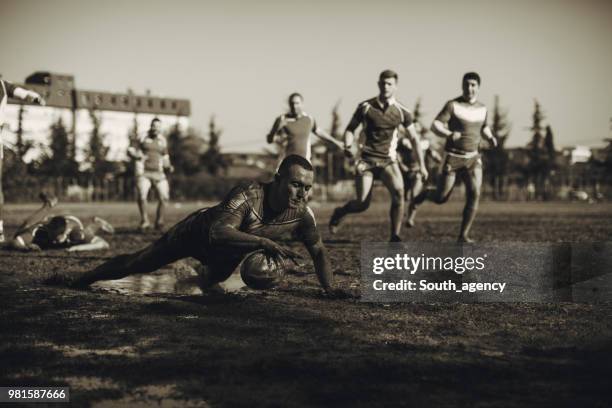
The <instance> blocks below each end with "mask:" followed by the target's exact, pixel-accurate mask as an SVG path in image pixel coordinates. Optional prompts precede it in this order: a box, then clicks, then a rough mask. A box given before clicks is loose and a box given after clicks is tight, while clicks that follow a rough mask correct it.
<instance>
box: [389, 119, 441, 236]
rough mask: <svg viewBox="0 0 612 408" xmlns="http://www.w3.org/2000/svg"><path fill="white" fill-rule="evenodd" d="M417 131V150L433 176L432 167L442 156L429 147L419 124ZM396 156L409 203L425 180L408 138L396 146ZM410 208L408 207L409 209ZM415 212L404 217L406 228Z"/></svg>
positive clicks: (412, 221)
mask: <svg viewBox="0 0 612 408" xmlns="http://www.w3.org/2000/svg"><path fill="white" fill-rule="evenodd" d="M415 126H416V128H417V131H418V132H419V134H421V137H420V140H419V149H421V154H422V155H423V161H424V162H425V166H426V167H427V172H428V173H429V174H430V178H431V174H433V173H434V172H435V170H434V169H433V167H434V166H435V165H437V164H439V163H441V162H442V156H440V153H438V152H437V151H436V150H435V149H434V148H433V147H432V145H431V143H430V141H429V139H427V138H426V137H425V136H424V135H423V132H422V129H420V127H421V125H420V124H418V123H417V124H415ZM397 155H398V164H399V166H400V170H401V171H402V176H403V178H404V197H405V200H406V201H407V202H408V203H410V202H412V201H413V200H414V197H416V196H417V195H419V194H420V193H421V192H422V191H423V188H424V187H425V185H426V183H427V180H426V179H424V178H423V176H422V174H421V172H420V164H419V160H418V158H417V157H416V152H415V151H414V148H413V146H412V143H410V140H409V139H408V138H402V139H401V140H400V142H399V144H398V146H397ZM408 205H410V204H408ZM409 208H410V207H409ZM415 214H416V211H413V212H412V214H408V216H407V217H406V226H407V227H413V226H414V215H415Z"/></svg>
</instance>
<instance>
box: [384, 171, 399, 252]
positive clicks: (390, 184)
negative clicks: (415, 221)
mask: <svg viewBox="0 0 612 408" xmlns="http://www.w3.org/2000/svg"><path fill="white" fill-rule="evenodd" d="M380 180H381V181H382V182H383V184H384V185H385V187H387V190H389V194H391V208H390V209H389V218H390V221H391V238H390V241H391V242H401V238H400V233H401V229H402V218H403V217H404V179H403V177H402V172H401V170H400V168H399V165H398V164H397V163H393V164H391V165H390V166H387V167H385V168H384V169H383V170H382V172H381V175H380Z"/></svg>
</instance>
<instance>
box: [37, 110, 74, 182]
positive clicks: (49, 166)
mask: <svg viewBox="0 0 612 408" xmlns="http://www.w3.org/2000/svg"><path fill="white" fill-rule="evenodd" d="M50 130H51V143H50V144H49V152H48V153H47V154H45V155H44V156H43V158H42V160H41V163H40V166H39V170H40V171H41V173H42V174H45V175H49V176H54V177H72V176H75V175H76V174H77V173H78V163H76V162H75V161H74V160H73V159H72V158H71V157H70V151H71V144H70V137H69V135H68V131H67V130H66V126H65V125H64V121H63V120H62V118H61V117H60V118H59V119H58V120H57V122H55V123H53V124H52V125H51V129H50Z"/></svg>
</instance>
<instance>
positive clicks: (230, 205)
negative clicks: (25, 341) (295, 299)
mask: <svg viewBox="0 0 612 408" xmlns="http://www.w3.org/2000/svg"><path fill="white" fill-rule="evenodd" d="M313 177H314V175H313V167H312V165H311V164H310V162H309V161H308V160H306V159H305V158H303V157H301V156H298V155H290V156H287V157H286V158H285V159H284V160H283V161H282V163H281V165H280V167H279V169H278V173H277V174H276V175H275V177H274V181H272V182H271V183H259V182H250V183H244V184H240V185H238V186H237V187H235V188H234V189H233V190H232V191H231V192H230V193H229V194H228V196H227V197H226V198H225V200H223V201H222V202H221V203H220V204H217V205H216V206H214V207H211V208H208V209H201V210H199V211H196V212H194V213H192V214H190V215H189V216H187V217H186V218H185V219H183V220H182V221H180V222H179V223H178V224H176V225H175V226H174V227H172V228H171V229H169V230H168V231H167V232H166V233H165V234H164V235H163V236H162V237H161V238H160V239H158V240H157V241H156V242H154V243H152V244H151V245H149V246H147V247H146V248H144V249H142V250H140V251H138V252H135V253H132V254H127V255H120V256H117V257H115V258H113V259H111V260H109V261H107V262H105V263H104V264H102V265H100V266H98V267H97V268H95V269H94V270H92V271H89V272H86V273H84V274H83V275H82V276H80V277H79V278H78V279H77V280H76V281H74V282H73V283H72V285H71V286H73V287H86V286H88V285H90V284H92V283H94V282H96V281H99V280H109V279H120V278H123V277H125V276H128V275H132V274H137V273H148V272H152V271H155V270H156V269H159V268H161V267H162V266H164V265H167V264H169V263H172V262H174V261H177V260H179V259H182V258H187V257H193V258H196V259H197V260H199V261H200V262H201V263H202V264H203V265H205V267H204V268H202V270H203V275H202V280H203V283H202V284H203V286H205V287H209V286H212V285H214V284H216V283H219V282H223V281H224V280H226V279H227V278H228V277H229V276H230V275H231V274H232V272H233V271H234V269H236V267H237V266H238V265H239V264H240V262H241V260H242V259H243V258H244V256H246V255H247V254H248V253H251V252H253V251H257V250H261V249H263V250H265V251H266V252H268V253H269V254H270V255H273V256H276V257H280V258H281V259H282V258H283V257H286V258H290V259H295V258H296V257H299V254H296V253H294V252H293V251H291V250H289V249H287V248H284V247H282V246H281V245H279V244H277V243H276V242H274V240H275V239H279V238H280V237H282V236H284V235H285V234H287V233H292V232H294V233H295V236H297V237H299V239H300V240H301V241H302V242H303V243H304V244H305V246H306V248H307V249H308V252H309V253H310V256H311V257H312V260H313V262H314V267H315V272H316V274H317V277H318V278H319V282H320V283H321V286H322V287H323V288H324V289H325V291H326V292H329V291H330V290H331V286H332V280H333V275H332V271H331V267H330V264H329V260H328V257H327V253H326V250H325V247H324V246H323V242H322V241H321V237H320V236H319V232H318V231H317V227H316V223H315V218H314V214H313V212H312V210H311V209H310V208H308V206H307V205H306V198H307V195H308V192H309V190H310V189H311V187H312V183H313Z"/></svg>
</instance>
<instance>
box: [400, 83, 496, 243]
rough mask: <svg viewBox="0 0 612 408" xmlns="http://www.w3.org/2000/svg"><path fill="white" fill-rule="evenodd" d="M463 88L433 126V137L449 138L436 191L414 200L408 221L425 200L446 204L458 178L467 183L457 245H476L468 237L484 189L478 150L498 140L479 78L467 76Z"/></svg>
mask: <svg viewBox="0 0 612 408" xmlns="http://www.w3.org/2000/svg"><path fill="white" fill-rule="evenodd" d="M462 88H463V94H462V95H461V96H460V97H458V98H455V99H452V100H450V101H448V102H447V103H446V105H444V108H443V109H442V111H441V112H440V113H439V114H438V116H437V117H436V119H435V120H434V122H433V124H432V126H431V130H432V131H433V132H434V133H436V134H437V135H438V136H440V137H445V138H446V145H445V150H446V159H445V161H444V165H443V168H442V175H441V177H440V178H439V180H438V183H437V187H436V188H435V189H427V190H424V191H423V192H422V193H421V194H419V195H418V196H416V197H415V199H414V200H413V201H412V203H411V204H410V207H409V219H414V213H415V211H416V209H417V207H418V206H419V205H420V204H421V203H422V202H423V201H425V200H431V201H433V202H435V203H436V204H442V203H445V202H446V201H447V200H448V199H449V197H450V195H451V193H452V191H453V187H454V186H455V180H456V178H457V175H459V177H461V178H462V180H463V182H464V183H465V193H466V202H465V208H464V209H463V220H462V222H461V230H460V232H459V238H458V241H459V242H473V240H472V239H471V238H470V236H469V233H470V228H471V226H472V223H473V222H474V218H475V217H476V211H477V209H478V201H479V200H480V187H481V185H482V161H481V159H480V153H479V152H478V146H479V144H480V140H481V137H484V138H485V139H486V140H487V141H488V142H489V143H491V144H492V145H493V146H497V140H496V139H495V137H493V133H492V132H491V129H490V128H489V126H487V107H486V106H485V105H483V104H482V103H480V102H479V101H478V99H477V97H478V91H479V90H480V76H479V75H478V74H477V73H476V72H468V73H466V74H465V75H464V76H463V80H462Z"/></svg>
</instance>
